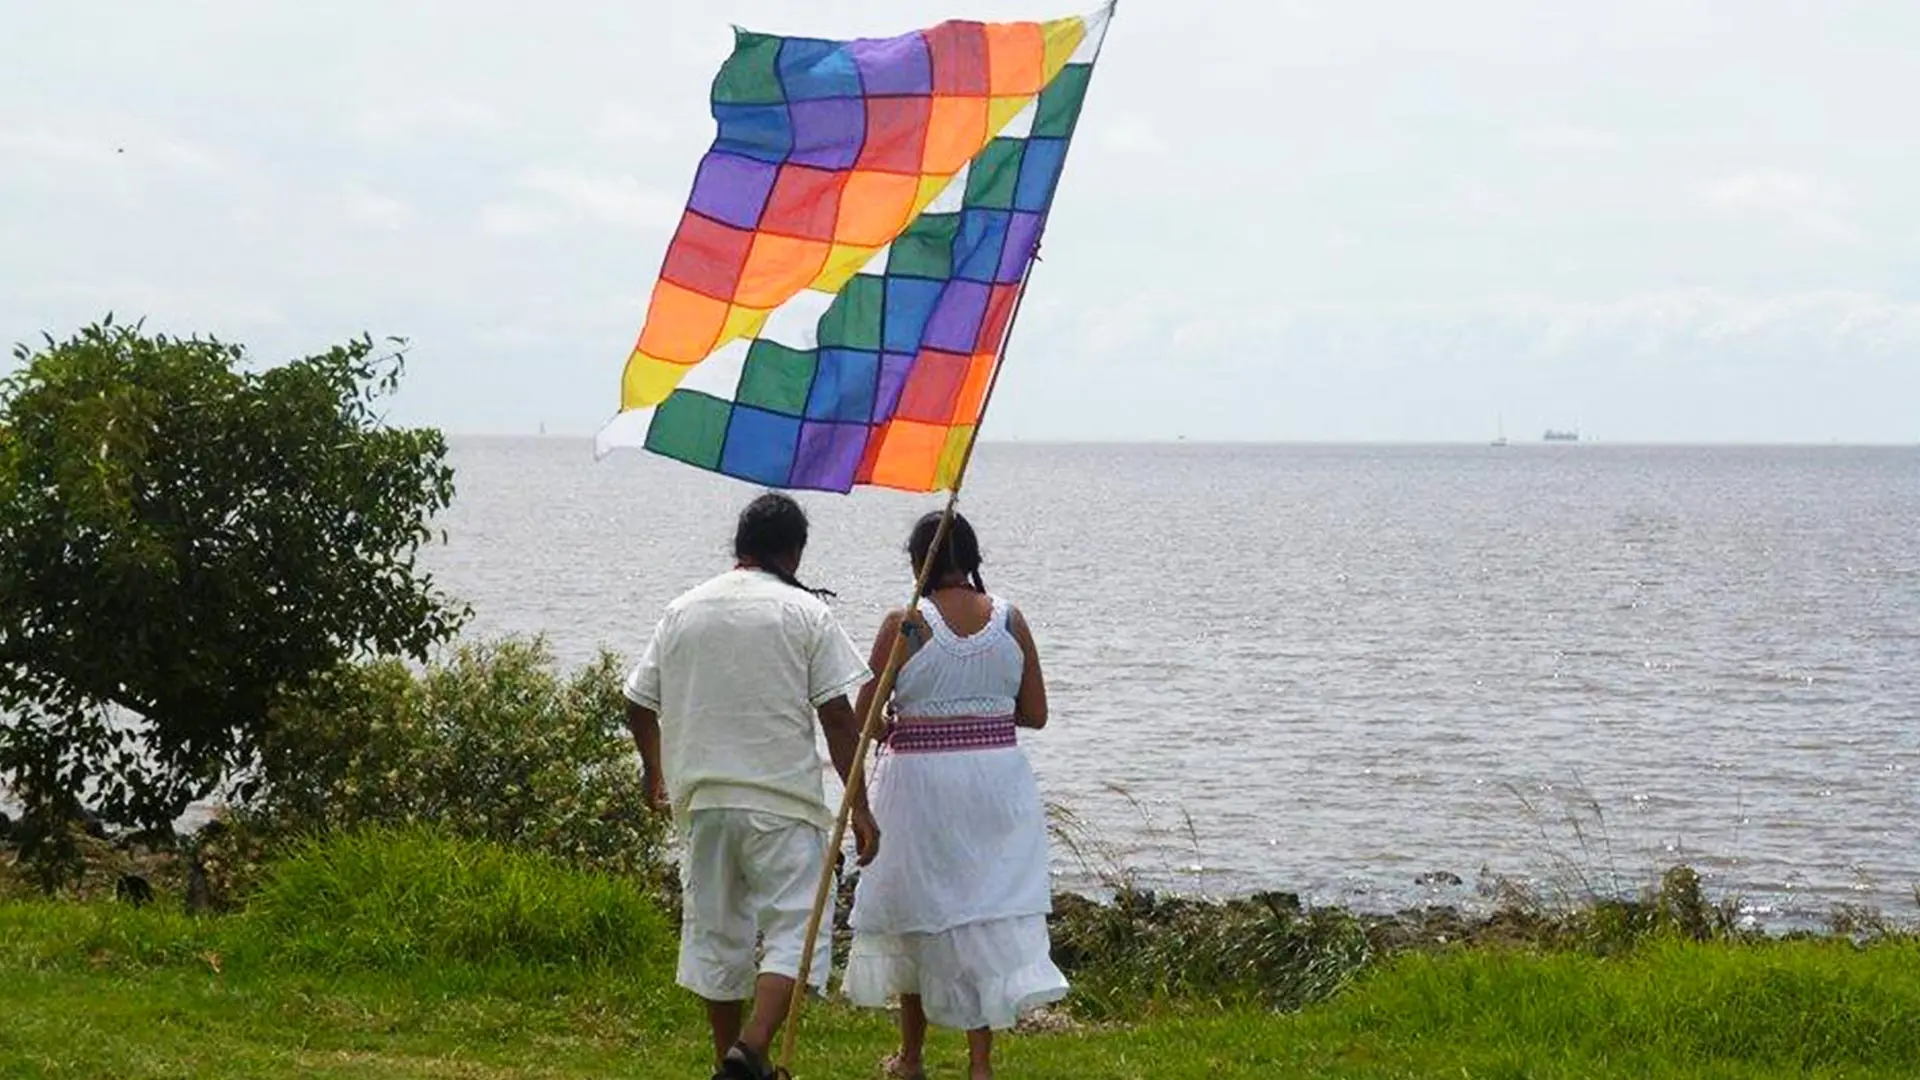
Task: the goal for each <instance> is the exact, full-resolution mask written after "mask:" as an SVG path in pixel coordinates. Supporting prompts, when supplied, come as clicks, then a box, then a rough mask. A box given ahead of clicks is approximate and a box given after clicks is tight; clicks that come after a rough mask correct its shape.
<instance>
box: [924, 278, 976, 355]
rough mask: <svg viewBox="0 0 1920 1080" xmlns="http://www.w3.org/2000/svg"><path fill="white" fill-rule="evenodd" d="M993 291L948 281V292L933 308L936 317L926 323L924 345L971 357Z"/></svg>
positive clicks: (964, 282) (943, 293)
mask: <svg viewBox="0 0 1920 1080" xmlns="http://www.w3.org/2000/svg"><path fill="white" fill-rule="evenodd" d="M990 291H992V290H991V288H990V287H989V286H987V285H983V284H981V283H980V282H977V281H949V282H947V288H946V291H944V292H942V293H941V294H940V301H939V303H936V304H935V305H934V306H933V317H932V318H930V319H928V320H927V331H926V333H925V334H924V335H923V336H922V337H921V338H920V341H921V343H922V344H923V345H925V346H926V347H927V348H930V349H939V350H940V351H942V352H954V353H961V354H962V355H966V354H971V353H972V352H973V343H974V342H975V341H976V340H978V339H979V337H980V320H981V319H983V318H985V317H986V314H987V294H988V293H989V292H990Z"/></svg>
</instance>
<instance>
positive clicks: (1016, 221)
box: [993, 212, 1040, 285]
mask: <svg viewBox="0 0 1920 1080" xmlns="http://www.w3.org/2000/svg"><path fill="white" fill-rule="evenodd" d="M1039 237H1040V215H1039V214H1022V213H1017V212H1016V213H1015V214H1014V215H1013V220H1012V221H1010V222H1008V224H1007V243H1006V246H1005V247H1003V248H1001V249H1000V272H999V273H997V274H995V275H994V276H993V280H994V281H995V282H997V283H999V284H1002V285H1007V284H1011V283H1013V282H1016V281H1019V280H1020V276H1021V275H1022V274H1025V273H1026V272H1027V263H1029V262H1031V261H1032V260H1033V244H1034V241H1035V240H1037V239H1039Z"/></svg>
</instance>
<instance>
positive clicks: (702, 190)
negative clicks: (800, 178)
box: [687, 151, 780, 229]
mask: <svg viewBox="0 0 1920 1080" xmlns="http://www.w3.org/2000/svg"><path fill="white" fill-rule="evenodd" d="M779 171H780V167H779V166H778V165H772V164H769V163H767V162H764V161H755V160H753V159H752V158H743V157H737V156H735V155H733V154H723V153H720V152H719V151H712V152H710V153H708V154H707V156H706V157H704V158H701V159H700V171H699V173H697V174H696V175H695V176H694V178H693V198H692V199H689V200H688V202H687V205H688V206H690V207H692V208H693V210H694V211H695V212H697V213H701V214H705V215H706V216H708V217H710V218H713V219H714V220H715V221H724V222H726V223H727V224H729V225H732V226H734V227H735V228H740V229H752V228H756V227H758V226H759V224H760V211H761V210H762V209H764V208H765V207H766V205H767V193H768V192H770V191H772V190H773V178H774V176H775V175H777V174H778V173H779Z"/></svg>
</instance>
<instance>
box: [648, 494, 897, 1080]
mask: <svg viewBox="0 0 1920 1080" xmlns="http://www.w3.org/2000/svg"><path fill="white" fill-rule="evenodd" d="M806 546H807V517H806V513H805V512H804V511H802V510H801V509H800V505H799V504H798V503H796V502H794V501H793V500H792V499H790V498H788V497H787V496H785V495H779V494H772V493H769V494H766V495H762V496H760V497H759V498H757V499H755V500H754V501H753V502H752V503H750V504H748V506H747V508H746V509H745V510H744V511H742V512H741V514H740V523H739V526H738V528H737V529H736V530H735V532H734V539H733V552H734V558H735V560H736V565H735V567H734V569H733V570H731V571H729V572H727V573H725V574H721V575H720V576H719V577H716V578H714V579H712V580H710V581H708V582H706V583H705V584H703V585H699V586H697V587H695V588H694V589H692V590H690V591H689V592H687V593H685V594H683V595H681V596H680V597H679V598H678V599H676V600H675V601H674V602H673V603H672V604H670V605H668V607H667V612H666V615H665V616H664V617H663V618H662V619H661V620H660V624H659V626H658V627H657V628H655V630H654V634H653V640H652V642H651V643H649V644H648V646H647V651H646V653H645V655H644V656H642V657H641V660H640V664H639V666H638V667H636V668H635V669H634V671H633V673H632V674H631V675H630V676H629V677H628V678H627V682H626V687H625V689H626V696H627V701H628V707H627V726H628V727H629V728H630V729H631V730H632V732H633V738H634V741H635V742H636V743H637V744H638V745H639V748H640V760H641V766H642V771H643V780H644V782H645V784H646V785H647V791H648V793H649V796H650V797H651V798H652V799H653V800H654V803H655V805H656V806H659V807H661V808H663V809H670V810H671V812H672V814H673V818H674V823H675V825H676V827H677V828H678V830H679V833H680V839H681V844H682V855H681V870H680V876H681V889H682V899H683V901H684V902H683V904H682V907H683V914H682V916H681V927H680V963H679V971H678V974H677V976H676V980H677V981H678V982H679V984H680V985H681V986H683V987H686V988H687V989H688V990H691V991H693V992H694V993H695V994H698V995H699V996H700V997H701V998H703V999H705V1000H706V1004H707V1020H708V1023H709V1024H710V1025H711V1026H712V1028H713V1049H714V1057H715V1061H716V1065H717V1068H718V1069H719V1072H718V1073H717V1074H716V1080H721V1078H737V1080H766V1078H769V1077H772V1076H773V1071H772V1069H771V1068H770V1067H769V1066H768V1063H767V1052H768V1049H769V1048H770V1047H771V1046H772V1045H773V1039H774V1036H775V1035H776V1034H777V1033H778V1031H779V1027H780V1022H781V1020H782V1019H784V1016H785V1013H786V1008H787V1003H788V1001H789V1000H790V998H791V996H792V994H793V988H794V982H795V980H796V979H797V978H798V977H799V971H800V957H801V954H802V952H803V950H804V949H805V946H806V929H807V920H808V917H809V916H810V915H811V913H812V910H813V897H814V889H815V887H816V886H817V885H818V883H819V877H820V872H821V867H822V866H823V865H824V863H825V860H826V859H827V858H828V857H829V854H828V852H827V836H828V834H829V833H830V831H831V830H832V828H833V821H834V816H833V812H832V811H831V810H829V809H828V808H827V802H826V795H825V791H824V789H823V786H822V783H821V776H820V772H821V770H820V756H819V752H818V750H816V749H815V743H814V737H813V725H814V723H815V722H816V719H817V721H818V723H819V725H820V728H821V729H822V731H823V732H824V733H825V735H826V740H827V749H828V752H829V754H830V755H831V757H832V758H833V764H834V768H836V769H837V770H839V772H840V777H841V779H842V780H843V781H844V780H845V779H846V776H847V773H848V771H849V770H850V769H851V768H852V766H853V754H854V748H855V745H856V744H857V743H858V741H859V737H860V721H859V719H858V718H856V717H855V716H854V712H853V706H852V705H850V704H849V703H848V701H847V695H848V694H849V693H850V692H851V691H853V690H855V689H857V688H858V687H859V686H860V685H861V684H862V683H864V682H866V681H867V679H869V678H871V677H872V672H870V671H869V670H868V669H867V664H866V660H865V659H864V658H863V657H861V655H860V653H859V652H858V651H857V650H856V649H855V648H854V646H853V642H852V641H850V640H848V638H847V635H846V632H845V631H844V630H842V629H841V628H840V625H839V623H838V622H836V621H835V620H834V617H833V613H832V612H831V611H830V610H829V609H828V608H827V605H826V603H825V602H823V601H822V600H821V599H820V597H819V596H817V595H816V594H815V593H814V592H813V590H811V589H808V588H807V587H806V586H804V585H802V584H800V582H799V580H798V578H796V577H795V574H797V573H798V572H799V569H800V557H801V555H802V554H803V553H804V551H805V550H806ZM863 787H864V785H863ZM853 797H854V801H853V810H852V825H853V834H854V841H855V845H856V847H857V849H858V856H859V861H860V864H861V865H863V866H864V865H866V864H867V863H869V862H871V861H872V859H873V856H874V854H875V852H876V851H878V849H879V844H880V831H879V829H878V827H876V826H875V825H874V822H873V815H872V814H871V813H870V812H869V811H868V809H867V801H866V792H865V791H864V790H858V789H856V790H855V791H854V792H853ZM756 930H757V931H759V933H760V935H761V938H762V953H763V955H762V957H761V960H760V962H759V964H758V965H757V970H756V965H755V963H754V935H755V931H756ZM829 938H830V935H829V934H825V933H823V934H821V935H820V937H819V940H818V941H817V943H816V946H815V951H814V959H813V964H812V978H811V979H810V980H809V981H810V982H812V983H813V985H814V987H815V988H816V989H820V990H824V989H825V987H826V981H827V971H828V968H829V967H830V966H831V949H830V943H829ZM748 997H751V998H752V999H753V1014H752V1018H751V1020H750V1021H748V1022H747V1024H746V1026H745V1027H744V1029H743V1027H742V1019H743V1017H742V1001H743V999H745V998H748Z"/></svg>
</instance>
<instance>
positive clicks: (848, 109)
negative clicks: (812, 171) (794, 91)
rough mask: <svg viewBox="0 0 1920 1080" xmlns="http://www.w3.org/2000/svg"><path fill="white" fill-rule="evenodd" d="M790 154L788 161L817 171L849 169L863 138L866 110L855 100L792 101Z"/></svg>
mask: <svg viewBox="0 0 1920 1080" xmlns="http://www.w3.org/2000/svg"><path fill="white" fill-rule="evenodd" d="M787 109H788V111H789V112H790V113H791V114H792V116H793V155H792V157H790V158H789V159H788V160H790V161H796V162H798V163H800V164H802V165H812V166H814V167H816V168H821V169H850V168H852V167H853V163H854V162H855V161H856V160H858V159H859V157H860V146H861V144H862V143H864V142H866V137H867V107H866V104H865V103H864V102H862V101H861V100H860V99H858V98H828V99H825V100H822V101H796V102H794V103H792V104H791V105H789V106H787Z"/></svg>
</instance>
